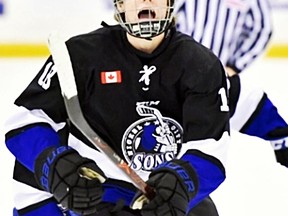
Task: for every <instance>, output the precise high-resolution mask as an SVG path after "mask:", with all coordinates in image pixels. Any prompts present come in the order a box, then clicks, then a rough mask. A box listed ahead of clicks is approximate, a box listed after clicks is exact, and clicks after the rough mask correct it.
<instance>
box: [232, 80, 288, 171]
mask: <svg viewBox="0 0 288 216" xmlns="http://www.w3.org/2000/svg"><path fill="white" fill-rule="evenodd" d="M229 81H230V88H229V103H230V113H231V117H230V125H231V129H232V130H236V131H239V132H240V133H243V134H247V135H250V136H255V137H259V138H262V139H264V140H267V141H270V143H271V145H272V147H273V149H274V151H275V156H276V159H277V161H278V162H279V163H280V164H282V165H284V166H286V167H288V125H287V123H286V121H285V120H284V119H283V118H282V117H281V115H280V114H279V112H278V110H277V108H276V107H275V105H274V104H273V103H272V101H271V100H270V99H269V98H268V96H267V94H266V93H265V92H264V91H263V90H262V89H261V88H260V87H258V86H256V85H255V83H252V82H250V80H249V78H248V77H246V76H243V75H242V74H240V75H234V76H232V77H229Z"/></svg>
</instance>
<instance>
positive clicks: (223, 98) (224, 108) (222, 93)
mask: <svg viewBox="0 0 288 216" xmlns="http://www.w3.org/2000/svg"><path fill="white" fill-rule="evenodd" d="M218 94H219V95H220V97H221V101H222V105H221V106H220V110H221V111H222V112H228V111H229V106H228V100H227V96H226V91H225V89H224V88H221V89H220V90H219V92H218Z"/></svg>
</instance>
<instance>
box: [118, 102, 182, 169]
mask: <svg viewBox="0 0 288 216" xmlns="http://www.w3.org/2000/svg"><path fill="white" fill-rule="evenodd" d="M136 110H137V113H138V114H139V115H140V116H143V118H142V119H140V120H138V121H136V122H135V123H133V124H132V125H131V126H130V127H129V128H128V129H127V130H126V132H125V133H124V136H123V139H122V151H123V154H124V156H125V159H126V161H127V162H128V164H129V165H130V166H131V168H132V169H134V170H143V171H151V170H152V169H154V168H155V167H157V166H158V165H159V164H161V163H163V162H165V161H169V160H172V159H173V158H175V157H177V155H178V153H179V151H180V149H181V145H182V134H183V129H182V127H181V125H180V124H179V123H178V122H176V121H175V120H173V119H171V118H166V117H163V116H162V115H161V113H160V112H159V110H157V109H155V108H153V107H150V106H146V105H143V104H139V105H137V107H136Z"/></svg>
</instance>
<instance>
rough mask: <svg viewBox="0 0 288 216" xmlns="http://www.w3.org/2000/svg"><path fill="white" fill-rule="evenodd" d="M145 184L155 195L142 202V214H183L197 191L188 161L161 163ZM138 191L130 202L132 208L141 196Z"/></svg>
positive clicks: (178, 215) (157, 215) (173, 215)
mask: <svg viewBox="0 0 288 216" xmlns="http://www.w3.org/2000/svg"><path fill="white" fill-rule="evenodd" d="M147 184H148V185H150V186H151V187H153V188H154V189H155V193H156V194H155V197H154V198H153V199H152V200H150V201H149V203H147V204H144V206H143V207H142V210H141V214H142V215H143V216H163V215H165V216H170V215H171V216H184V215H185V213H186V209H187V207H188V203H189V200H191V199H192V198H193V197H194V196H195V194H196V191H197V188H198V182H197V177H196V174H195V172H194V170H193V169H192V167H191V166H190V164H189V163H188V162H185V161H181V160H176V159H174V160H172V161H169V162H166V163H163V164H161V165H160V166H158V167H157V168H156V169H155V170H153V171H152V173H151V174H150V176H149V180H148V181H147ZM141 195H142V194H141V193H140V192H138V193H137V194H136V195H135V197H134V199H133V201H132V204H131V207H132V208H134V207H135V206H138V205H139V203H137V202H138V201H139V200H140V199H139V197H141Z"/></svg>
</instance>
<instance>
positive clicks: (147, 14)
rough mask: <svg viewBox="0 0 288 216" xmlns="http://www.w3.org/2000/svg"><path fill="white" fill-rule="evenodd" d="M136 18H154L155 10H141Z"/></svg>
mask: <svg viewBox="0 0 288 216" xmlns="http://www.w3.org/2000/svg"><path fill="white" fill-rule="evenodd" d="M138 18H139V19H155V18H156V13H155V11H153V10H149V9H145V10H141V11H139V13H138Z"/></svg>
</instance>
